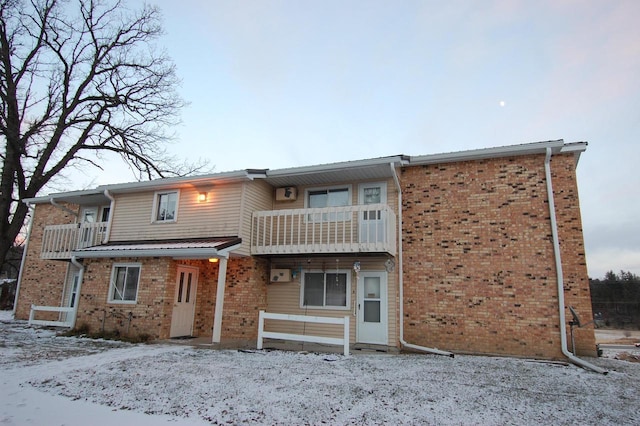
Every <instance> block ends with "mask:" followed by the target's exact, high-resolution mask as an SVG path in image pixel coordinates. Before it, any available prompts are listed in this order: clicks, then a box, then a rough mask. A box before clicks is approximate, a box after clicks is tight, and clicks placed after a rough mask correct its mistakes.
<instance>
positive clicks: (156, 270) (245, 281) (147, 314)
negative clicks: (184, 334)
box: [76, 257, 268, 341]
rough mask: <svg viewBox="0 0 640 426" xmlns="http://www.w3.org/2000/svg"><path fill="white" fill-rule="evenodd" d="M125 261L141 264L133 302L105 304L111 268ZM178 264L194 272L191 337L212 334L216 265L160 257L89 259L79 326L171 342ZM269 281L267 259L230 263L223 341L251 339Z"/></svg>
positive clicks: (254, 335) (246, 259)
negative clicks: (194, 301)
mask: <svg viewBox="0 0 640 426" xmlns="http://www.w3.org/2000/svg"><path fill="white" fill-rule="evenodd" d="M123 263H136V264H140V266H141V272H140V282H139V285H138V298H137V302H136V303H135V304H120V303H109V302H107V297H108V290H109V280H110V277H111V273H112V269H113V265H114V264H123ZM178 265H188V266H192V267H196V268H198V286H197V293H196V312H195V318H194V326H193V335H194V336H197V337H210V336H212V329H213V317H214V314H215V306H216V292H217V284H218V269H219V263H210V262H208V261H206V260H186V261H176V260H172V259H170V258H158V257H155V258H123V259H95V260H89V259H87V260H86V261H85V274H84V280H83V284H82V296H81V298H80V304H79V305H78V306H79V309H78V317H77V321H76V324H77V326H88V327H89V329H90V330H91V331H100V330H103V329H104V331H106V332H114V331H117V332H118V333H121V334H123V335H130V336H138V335H149V336H150V337H151V338H153V339H167V338H169V332H170V330H171V315H172V309H173V302H174V297H175V291H176V288H175V283H176V274H177V267H178ZM267 278H268V275H267V269H266V261H262V260H260V259H254V258H249V257H245V258H233V259H230V260H229V262H228V266H227V276H226V280H227V281H226V287H225V300H224V311H223V317H222V339H223V340H251V341H255V339H256V337H257V333H258V312H259V310H260V309H266V283H267Z"/></svg>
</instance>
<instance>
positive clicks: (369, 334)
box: [357, 271, 388, 345]
mask: <svg viewBox="0 0 640 426" xmlns="http://www.w3.org/2000/svg"><path fill="white" fill-rule="evenodd" d="M387 333H388V323H387V274H386V272H366V271H365V272H361V273H360V277H359V279H358V330H357V336H358V343H374V344H380V345H386V344H388V336H387Z"/></svg>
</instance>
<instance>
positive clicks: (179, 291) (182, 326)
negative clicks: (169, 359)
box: [169, 265, 198, 337]
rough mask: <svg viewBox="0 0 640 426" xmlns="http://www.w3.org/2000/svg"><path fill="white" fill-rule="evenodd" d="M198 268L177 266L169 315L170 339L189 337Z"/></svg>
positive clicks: (191, 329) (194, 309)
mask: <svg viewBox="0 0 640 426" xmlns="http://www.w3.org/2000/svg"><path fill="white" fill-rule="evenodd" d="M197 287H198V268H193V267H190V266H182V265H181V266H178V275H177V277H176V292H175V299H174V303H173V313H172V315H171V332H170V333H169V336H170V337H183V336H191V335H192V333H193V318H194V316H195V313H196V289H197Z"/></svg>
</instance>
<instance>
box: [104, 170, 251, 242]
mask: <svg viewBox="0 0 640 426" xmlns="http://www.w3.org/2000/svg"><path fill="white" fill-rule="evenodd" d="M200 191H207V200H206V201H205V202H198V199H197V197H198V193H199V192H200ZM154 194H155V192H153V191H150V192H143V193H135V194H120V195H116V205H115V209H114V215H113V225H112V229H111V236H110V240H111V241H131V240H161V239H178V238H201V237H223V236H237V235H238V233H239V231H240V229H239V228H240V221H239V214H240V205H241V198H242V184H241V183H237V184H225V185H221V184H216V185H215V186H212V187H209V188H205V187H202V188H194V187H183V188H180V197H179V202H178V213H177V220H176V222H171V223H153V222H152V214H153V209H154V205H153V202H154Z"/></svg>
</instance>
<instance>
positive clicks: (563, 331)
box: [544, 148, 608, 374]
mask: <svg viewBox="0 0 640 426" xmlns="http://www.w3.org/2000/svg"><path fill="white" fill-rule="evenodd" d="M550 162H551V148H547V154H546V156H545V159H544V173H545V177H546V180H547V198H548V199H549V216H550V217H551V236H552V238H553V253H554V256H555V262H556V275H557V279H558V308H559V312H560V343H561V346H562V353H563V354H564V356H566V357H567V358H569V360H570V361H571V362H573V363H574V364H576V365H579V366H580V367H583V368H586V369H589V370H592V371H595V372H596V373H601V374H607V373H608V371H607V370H604V369H602V368H600V367H598V366H595V365H593V364H590V363H588V362H587V361H584V360H582V359H580V358H578V357H576V356H575V355H574V354H572V353H571V352H569V349H568V348H567V325H566V324H565V321H566V320H565V314H564V281H563V275H562V259H561V256H560V240H559V238H558V223H557V221H556V206H555V201H554V198H553V185H552V183H551V166H550Z"/></svg>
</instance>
